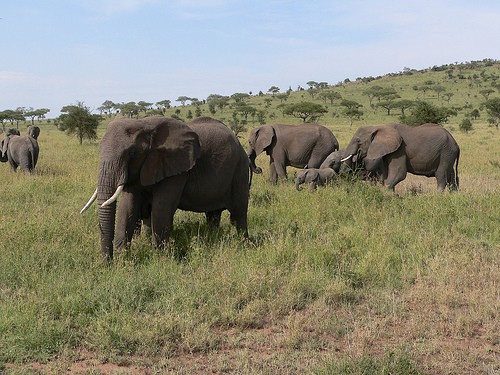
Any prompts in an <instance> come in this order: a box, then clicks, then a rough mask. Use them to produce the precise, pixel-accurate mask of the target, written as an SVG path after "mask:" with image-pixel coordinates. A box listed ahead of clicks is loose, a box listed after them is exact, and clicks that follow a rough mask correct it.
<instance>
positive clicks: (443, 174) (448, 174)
mask: <svg viewBox="0 0 500 375" xmlns="http://www.w3.org/2000/svg"><path fill="white" fill-rule="evenodd" d="M436 181H437V188H438V190H439V191H444V189H445V188H446V185H449V186H450V189H452V190H456V184H455V172H454V171H453V164H452V167H451V168H446V167H443V166H441V165H440V166H439V167H438V169H437V171H436Z"/></svg>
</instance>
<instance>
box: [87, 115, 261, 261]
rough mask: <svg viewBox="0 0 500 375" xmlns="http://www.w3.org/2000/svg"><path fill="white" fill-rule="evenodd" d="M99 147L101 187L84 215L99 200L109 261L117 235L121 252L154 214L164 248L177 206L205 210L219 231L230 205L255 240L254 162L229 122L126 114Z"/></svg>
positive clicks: (157, 239)
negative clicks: (250, 220) (251, 212)
mask: <svg viewBox="0 0 500 375" xmlns="http://www.w3.org/2000/svg"><path fill="white" fill-rule="evenodd" d="M99 147H100V151H99V153H100V157H99V159H100V161H99V171H98V186H97V189H96V191H95V193H94V195H92V197H91V198H90V200H89V202H88V203H87V204H86V205H85V207H83V209H82V210H81V211H80V212H81V213H83V212H84V211H85V210H86V209H88V207H89V206H90V205H91V204H92V203H93V202H94V201H95V200H97V202H98V204H99V209H98V217H99V228H100V243H101V252H102V254H103V256H104V257H105V259H107V260H108V261H111V260H112V259H113V240H114V243H115V248H117V249H120V248H123V247H126V246H128V244H129V243H130V242H131V240H132V237H133V235H134V232H135V231H136V228H137V222H138V221H139V220H140V219H144V218H147V216H149V218H148V219H149V221H150V226H151V232H152V235H151V239H152V242H153V245H154V246H155V247H158V248H164V247H165V246H166V244H167V242H168V239H169V235H170V232H171V230H172V227H173V218H174V213H175V212H176V210H177V209H181V210H187V211H194V212H204V213H205V215H206V219H207V222H208V224H209V227H211V228H217V227H218V226H219V224H220V218H221V213H222V211H224V210H226V209H227V210H228V211H229V212H230V219H231V222H232V224H233V225H235V226H236V228H237V230H238V232H240V233H243V235H244V236H245V237H248V229H247V211H248V200H249V193H250V183H249V182H250V172H251V171H250V168H249V160H248V157H247V155H246V153H245V150H244V149H243V147H242V146H241V144H240V142H239V141H238V139H237V138H236V136H235V135H234V133H233V132H232V131H231V130H230V129H229V128H228V127H226V126H225V125H224V124H223V123H222V122H220V121H218V120H215V119H212V118H209V117H200V118H198V119H195V120H193V121H192V122H190V123H189V124H185V123H184V122H182V121H179V120H176V119H172V118H167V117H163V116H152V117H146V118H143V119H129V118H125V117H123V116H121V115H118V116H117V117H116V118H115V119H114V120H113V121H112V122H111V123H110V124H109V125H108V129H107V130H106V133H105V134H104V136H103V138H102V140H101V142H100V146H99ZM120 194H121V197H120V200H119V203H118V208H117V207H116V206H117V204H116V200H117V198H118V196H119V195H120ZM115 217H116V238H115Z"/></svg>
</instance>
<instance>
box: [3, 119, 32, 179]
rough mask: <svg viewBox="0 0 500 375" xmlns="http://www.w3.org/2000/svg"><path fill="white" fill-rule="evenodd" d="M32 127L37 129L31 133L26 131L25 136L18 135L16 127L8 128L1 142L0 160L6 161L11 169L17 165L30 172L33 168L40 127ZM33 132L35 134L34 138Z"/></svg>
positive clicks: (14, 169) (15, 168) (14, 168)
mask: <svg viewBox="0 0 500 375" xmlns="http://www.w3.org/2000/svg"><path fill="white" fill-rule="evenodd" d="M33 128H36V129H37V130H33V132H32V133H30V132H28V135H26V136H20V135H19V134H20V133H19V131H18V130H17V129H9V131H7V136H6V137H5V138H4V139H3V140H2V142H1V145H0V146H1V156H0V161H2V162H4V163H5V162H7V161H8V162H9V164H10V167H11V169H12V170H13V171H16V170H17V168H18V167H19V168H20V169H21V170H22V171H24V172H26V173H31V172H33V169H35V166H36V164H37V162H38V155H39V152H40V147H39V145H38V141H37V139H36V138H38V135H39V134H40V129H39V128H38V127H37V126H34V127H33ZM11 130H13V131H11ZM33 134H34V135H36V137H35V138H34V137H33V136H32V135H33Z"/></svg>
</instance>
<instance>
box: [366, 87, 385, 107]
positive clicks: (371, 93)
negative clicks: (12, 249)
mask: <svg viewBox="0 0 500 375" xmlns="http://www.w3.org/2000/svg"><path fill="white" fill-rule="evenodd" d="M383 89H384V88H383V87H382V86H372V87H370V88H368V89H366V90H365V91H363V94H365V95H366V96H368V100H369V101H370V105H372V101H373V98H377V97H379V93H380V92H381V91H382V90H383Z"/></svg>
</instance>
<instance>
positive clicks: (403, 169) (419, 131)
mask: <svg viewBox="0 0 500 375" xmlns="http://www.w3.org/2000/svg"><path fill="white" fill-rule="evenodd" d="M354 157H356V158H357V159H358V160H360V161H362V162H363V165H364V168H365V169H366V170H367V171H369V172H375V174H376V175H378V176H380V180H381V181H382V182H383V184H384V185H385V186H386V187H388V188H389V189H391V190H394V187H395V186H396V185H397V184H398V183H399V182H401V181H403V180H404V179H405V178H406V175H407V173H412V174H415V175H422V176H427V177H435V178H436V180H437V187H438V190H440V191H443V190H444V189H445V188H446V187H447V186H448V187H449V188H450V189H451V190H457V189H458V186H459V179H458V160H459V158H460V148H459V146H458V144H457V142H456V141H455V139H454V138H453V136H452V135H451V134H450V133H449V132H448V131H447V130H446V129H444V128H443V127H441V126H440V125H437V124H424V125H421V126H417V127H411V126H407V125H403V124H391V125H383V126H365V127H361V128H359V129H358V130H357V131H356V133H355V134H354V135H353V137H352V139H351V141H350V142H349V144H348V145H347V147H346V149H345V157H344V158H342V162H346V161H349V160H351V158H354ZM454 166H455V169H453V167H454Z"/></svg>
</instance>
